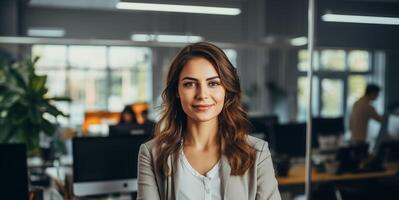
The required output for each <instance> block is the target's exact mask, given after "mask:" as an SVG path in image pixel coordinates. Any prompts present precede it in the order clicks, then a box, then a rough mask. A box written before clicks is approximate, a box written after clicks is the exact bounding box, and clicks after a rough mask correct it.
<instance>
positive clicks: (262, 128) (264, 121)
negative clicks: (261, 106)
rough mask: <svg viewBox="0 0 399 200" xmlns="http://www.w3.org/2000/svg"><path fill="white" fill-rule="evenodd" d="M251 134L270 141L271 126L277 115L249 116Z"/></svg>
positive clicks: (276, 121) (275, 122)
mask: <svg viewBox="0 0 399 200" xmlns="http://www.w3.org/2000/svg"><path fill="white" fill-rule="evenodd" d="M249 122H250V123H251V135H254V136H258V137H260V138H261V139H264V140H266V141H267V142H269V143H270V142H271V141H272V138H271V137H272V134H273V127H274V126H275V125H276V124H277V123H278V117H277V116H275V115H267V116H251V117H249Z"/></svg>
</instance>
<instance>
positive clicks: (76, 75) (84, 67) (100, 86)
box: [32, 45, 152, 125]
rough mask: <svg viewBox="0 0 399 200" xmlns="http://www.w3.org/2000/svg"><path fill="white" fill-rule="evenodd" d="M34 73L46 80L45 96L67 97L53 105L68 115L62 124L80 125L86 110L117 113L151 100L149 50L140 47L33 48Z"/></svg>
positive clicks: (64, 46) (38, 46)
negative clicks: (46, 89) (140, 102)
mask: <svg viewBox="0 0 399 200" xmlns="http://www.w3.org/2000/svg"><path fill="white" fill-rule="evenodd" d="M35 56H39V57H40V59H39V61H38V63H37V72H38V73H40V74H46V75H47V77H48V82H47V84H48V88H49V92H48V95H50V96H69V97H70V98H71V99H72V102H70V103H65V102H59V103H57V105H56V106H57V107H58V108H59V109H61V110H62V111H64V112H66V113H68V114H70V118H69V121H68V120H64V121H65V123H66V124H70V125H80V124H81V123H82V122H83V117H84V111H86V110H109V111H120V110H122V109H123V106H124V105H126V104H130V103H133V102H138V101H146V102H151V101H152V70H151V56H152V55H151V49H150V48H144V47H120V46H81V45H33V46H32V57H35Z"/></svg>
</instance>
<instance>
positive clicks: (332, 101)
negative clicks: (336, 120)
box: [297, 49, 373, 121]
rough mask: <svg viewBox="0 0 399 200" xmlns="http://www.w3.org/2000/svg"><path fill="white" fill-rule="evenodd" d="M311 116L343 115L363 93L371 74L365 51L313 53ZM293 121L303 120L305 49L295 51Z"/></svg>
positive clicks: (304, 114)
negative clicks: (295, 81)
mask: <svg viewBox="0 0 399 200" xmlns="http://www.w3.org/2000/svg"><path fill="white" fill-rule="evenodd" d="M314 66H315V67H314V68H315V71H314V80H313V81H314V82H313V97H312V98H313V112H314V113H313V114H314V115H315V116H322V117H337V116H342V115H347V114H348V113H349V111H350V108H351V106H352V105H353V103H354V102H355V101H356V100H357V99H358V98H360V97H361V96H362V95H363V94H364V90H365V88H366V85H367V82H368V80H370V78H371V76H372V74H373V66H372V53H371V52H369V51H366V50H345V49H321V50H317V51H315V52H314ZM297 69H298V72H299V73H298V74H299V76H298V96H297V119H298V120H299V121H305V120H306V103H307V101H306V99H307V94H306V93H305V92H303V91H306V88H307V78H306V70H307V69H308V63H307V50H300V51H299V52H298V66H297Z"/></svg>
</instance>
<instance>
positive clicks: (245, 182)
mask: <svg viewBox="0 0 399 200" xmlns="http://www.w3.org/2000/svg"><path fill="white" fill-rule="evenodd" d="M248 141H249V144H250V145H251V146H252V147H254V148H255V149H256V162H255V165H254V166H253V167H251V168H250V169H248V171H247V172H246V173H245V174H244V175H242V176H233V175H230V171H231V169H230V165H229V163H228V161H227V158H226V157H224V156H222V158H221V169H222V171H221V176H222V177H221V180H222V187H221V188H222V192H223V193H222V196H223V199H226V200H235V199H237V200H245V199H251V200H252V199H256V200H260V199H262V200H264V199H271V200H275V199H276V200H280V199H281V197H280V193H279V190H278V185H277V180H276V177H275V174H274V169H273V164H272V159H271V156H270V151H269V149H268V145H267V142H265V141H263V140H260V139H257V138H255V137H252V136H249V138H248ZM154 153H155V146H154V141H153V140H151V141H149V142H147V143H145V144H142V145H141V147H140V152H139V157H138V191H137V199H138V200H141V199H144V200H157V199H159V200H172V199H176V195H177V194H178V193H177V192H178V191H179V182H178V180H179V171H178V169H179V168H178V166H179V164H180V163H179V162H180V159H176V160H177V162H176V163H173V162H174V159H173V158H172V157H173V156H169V158H168V163H169V166H171V172H175V173H172V175H171V176H167V177H163V176H162V175H161V174H160V173H159V172H158V171H159V170H158V169H157V168H156V166H155V164H154V163H155V155H154Z"/></svg>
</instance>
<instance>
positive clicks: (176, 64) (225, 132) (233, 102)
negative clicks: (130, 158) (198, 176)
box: [155, 42, 256, 176]
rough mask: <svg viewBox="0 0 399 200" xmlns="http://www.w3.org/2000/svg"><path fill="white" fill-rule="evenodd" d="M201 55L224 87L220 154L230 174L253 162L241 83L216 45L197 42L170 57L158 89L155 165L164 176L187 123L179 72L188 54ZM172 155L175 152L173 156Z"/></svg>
mask: <svg viewBox="0 0 399 200" xmlns="http://www.w3.org/2000/svg"><path fill="white" fill-rule="evenodd" d="M198 57H201V58H204V59H206V60H208V61H209V62H210V63H212V65H213V67H214V68H215V70H216V71H217V73H218V75H219V77H220V80H221V84H222V85H223V87H224V88H225V90H226V96H225V103H224V106H223V110H222V112H221V113H220V114H219V116H218V122H219V126H218V127H219V130H218V132H219V134H220V137H221V141H222V143H221V144H222V145H223V146H222V154H224V155H225V156H226V157H227V160H228V162H229V164H230V167H231V174H232V175H243V174H244V173H245V172H246V171H247V170H248V168H250V167H251V166H253V165H254V162H255V155H256V152H255V149H254V148H252V147H251V146H250V145H249V144H248V141H247V135H248V133H249V131H250V124H249V121H248V119H247V114H246V112H245V111H244V109H243V107H242V104H241V87H240V80H239V78H238V74H237V70H236V68H234V67H233V65H232V64H231V62H230V61H229V59H228V58H227V56H226V54H225V53H224V52H223V50H221V49H220V48H219V47H217V46H215V45H213V44H211V43H209V42H199V43H195V44H191V45H188V46H186V47H184V48H183V49H182V50H181V51H180V52H179V53H178V54H177V56H176V57H175V58H174V59H173V61H172V63H171V65H170V68H169V71H168V74H167V77H166V88H165V89H164V90H163V92H162V99H163V103H162V105H161V107H160V108H161V115H160V119H159V122H158V123H157V124H156V127H155V146H156V155H157V156H158V157H157V158H156V160H155V161H156V163H155V164H156V166H157V168H158V169H159V170H160V173H161V174H163V175H164V176H169V175H170V169H169V166H168V163H167V159H168V157H169V156H170V155H178V152H179V150H180V148H181V140H182V138H183V137H184V134H185V130H186V126H187V115H186V114H185V113H184V111H183V109H182V106H181V104H180V100H179V98H177V94H178V90H177V89H178V84H179V75H180V72H181V71H182V69H183V67H184V66H185V65H186V63H187V62H188V61H189V60H190V59H192V58H198ZM174 157H175V159H176V158H177V157H178V156H174Z"/></svg>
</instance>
